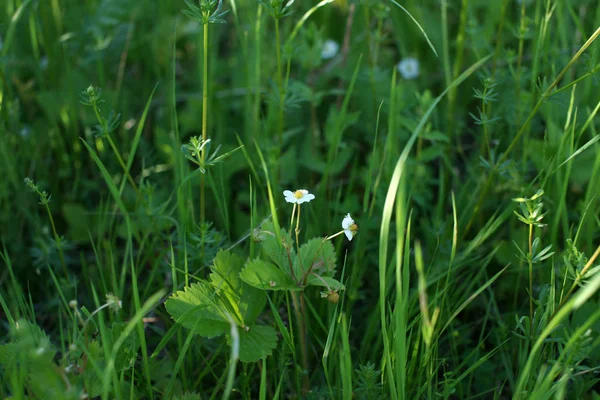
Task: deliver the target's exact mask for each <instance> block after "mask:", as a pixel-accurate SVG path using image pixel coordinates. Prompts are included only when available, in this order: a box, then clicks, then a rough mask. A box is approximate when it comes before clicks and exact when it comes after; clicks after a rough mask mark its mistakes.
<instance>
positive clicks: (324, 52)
mask: <svg viewBox="0 0 600 400" xmlns="http://www.w3.org/2000/svg"><path fill="white" fill-rule="evenodd" d="M339 49H340V45H339V44H338V43H337V42H336V41H335V40H331V39H327V40H326V41H325V43H323V48H322V49H321V58H322V59H323V60H330V59H332V58H333V57H335V56H336V54H337V53H338V51H339Z"/></svg>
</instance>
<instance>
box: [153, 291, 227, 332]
mask: <svg viewBox="0 0 600 400" xmlns="http://www.w3.org/2000/svg"><path fill="white" fill-rule="evenodd" d="M165 307H166V309H167V311H168V312H169V314H171V317H172V318H173V319H174V320H175V321H176V322H177V323H180V324H181V325H183V326H185V327H186V328H188V329H192V330H193V331H194V333H197V334H198V335H200V336H206V337H214V336H219V335H221V334H223V333H224V332H226V331H227V330H228V329H229V322H228V319H227V315H226V314H225V312H224V310H225V307H224V306H223V304H222V303H221V301H220V299H219V298H218V297H217V296H216V295H215V293H214V291H213V288H212V286H211V285H210V284H209V283H208V282H200V283H195V284H192V285H191V286H188V287H186V288H185V289H184V290H179V291H177V292H176V293H173V295H171V297H170V298H169V299H168V300H167V301H166V302H165Z"/></svg>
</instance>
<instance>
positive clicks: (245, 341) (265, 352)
mask: <svg viewBox="0 0 600 400" xmlns="http://www.w3.org/2000/svg"><path fill="white" fill-rule="evenodd" d="M239 335H240V361H242V362H247V363H248V362H256V361H258V360H260V359H262V358H264V357H266V356H270V355H271V353H272V350H273V349H274V348H275V347H277V332H275V329H273V328H272V327H270V326H262V325H253V326H251V327H249V329H248V330H245V329H240V330H239ZM227 344H229V345H230V346H231V338H230V337H229V336H228V337H227Z"/></svg>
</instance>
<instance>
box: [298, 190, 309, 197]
mask: <svg viewBox="0 0 600 400" xmlns="http://www.w3.org/2000/svg"><path fill="white" fill-rule="evenodd" d="M298 192H300V193H302V196H306V195H307V194H308V190H306V189H298Z"/></svg>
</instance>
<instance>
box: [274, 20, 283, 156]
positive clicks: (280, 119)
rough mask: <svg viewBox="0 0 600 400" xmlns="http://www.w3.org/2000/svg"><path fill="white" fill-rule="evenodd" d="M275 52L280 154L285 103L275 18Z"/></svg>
mask: <svg viewBox="0 0 600 400" xmlns="http://www.w3.org/2000/svg"><path fill="white" fill-rule="evenodd" d="M275 42H276V43H275V46H276V47H275V52H276V55H277V86H278V88H279V110H278V119H277V124H278V125H277V131H278V132H277V135H278V138H277V140H278V147H279V152H280V153H281V146H282V143H283V106H284V102H285V90H284V88H283V71H282V66H281V40H280V35H279V19H278V18H275Z"/></svg>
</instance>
